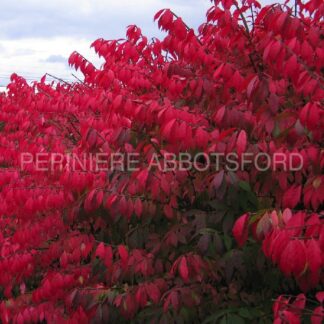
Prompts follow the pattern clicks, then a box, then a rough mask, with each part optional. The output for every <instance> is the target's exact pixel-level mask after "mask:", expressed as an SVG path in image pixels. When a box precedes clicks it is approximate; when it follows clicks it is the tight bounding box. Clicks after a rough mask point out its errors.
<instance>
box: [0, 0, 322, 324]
mask: <svg viewBox="0 0 324 324" xmlns="http://www.w3.org/2000/svg"><path fill="white" fill-rule="evenodd" d="M323 14H324V3H323V2H322V1H321V0H310V1H307V2H301V1H298V0H297V1H296V4H295V6H294V7H293V8H290V7H289V6H288V4H287V3H286V4H273V5H268V6H264V7H261V5H260V4H259V3H258V2H257V1H255V0H247V1H243V3H237V2H236V1H235V0H234V1H233V0H222V1H218V0H215V2H214V3H213V6H212V7H211V8H210V9H209V10H208V12H207V14H206V21H205V22H204V23H203V24H202V25H201V26H200V27H199V30H198V31H197V32H195V31H194V30H193V29H191V28H190V27H188V26H187V25H186V23H185V22H184V21H183V20H182V19H181V18H180V17H178V16H177V15H176V14H175V13H174V12H172V11H171V10H169V9H163V10H161V11H159V12H158V13H157V14H156V15H155V17H154V19H155V20H156V21H157V24H158V27H159V28H160V29H161V30H163V31H165V32H166V36H165V38H164V39H162V40H160V39H156V38H154V39H152V40H148V38H147V37H145V36H144V35H142V33H141V29H140V28H139V27H137V26H133V25H131V26H129V27H128V28H127V34H126V39H120V40H104V39H98V40H96V41H94V42H93V44H92V45H91V46H92V47H93V49H94V50H95V51H96V53H97V54H98V55H99V56H100V57H101V58H103V60H104V64H103V65H102V66H101V67H100V68H96V67H95V66H94V65H93V64H92V63H91V62H89V61H88V60H87V59H86V58H84V57H83V56H82V55H81V54H79V53H77V52H74V53H72V54H71V56H70V58H69V64H70V65H71V66H73V67H75V69H76V70H80V71H81V72H82V73H83V75H84V80H82V81H80V82H75V83H71V84H70V83H67V82H64V81H62V82H59V83H55V84H54V83H52V84H49V83H48V82H46V76H44V77H43V78H42V79H41V80H40V81H39V82H34V83H33V84H32V85H29V84H27V82H26V80H25V79H24V78H23V77H21V76H18V75H16V74H13V75H12V76H11V83H10V84H9V85H8V92H7V93H2V94H0V128H1V131H0V151H1V155H0V159H1V160H0V163H1V164H0V169H1V172H0V228H1V232H0V253H1V256H0V296H1V304H0V318H1V321H2V323H19V324H20V323H40V322H46V323H105V322H109V323H117V322H118V323H123V322H125V323H129V322H132V323H142V322H147V323H200V322H203V323H218V322H220V323H268V322H272V321H274V322H275V323H300V322H301V321H304V320H310V321H311V322H312V323H321V322H322V320H323V316H324V313H323V312H324V311H323V301H324V292H323V291H321V290H322V288H323V283H324V280H323V279H324V277H323V262H324V259H323V255H324V253H323V252H324V226H323V216H324V214H323V210H322V207H323V199H324V177H323V167H324V156H323V148H322V145H323V127H324V118H323V99H324V73H323V72H324V64H323V62H324V31H323ZM181 154H186V156H187V157H189V158H188V159H187V160H186V162H187V164H188V163H189V162H192V161H194V162H195V165H196V168H185V167H184V165H183V163H182V162H183V161H181V159H180V158H179V156H181ZM197 154H198V155H199V158H195V157H197ZM212 154H222V155H224V156H226V155H228V154H235V156H236V157H237V161H236V162H235V163H236V164H235V166H240V167H237V168H233V167H232V168H229V167H228V166H226V163H225V162H226V161H225V162H224V161H223V160H222V161H221V162H219V161H217V162H219V163H214V164H213V165H207V162H208V159H207V157H208V156H210V155H212ZM113 155H115V156H116V155H117V156H119V157H120V158H121V160H119V162H118V163H116V166H115V164H114V166H115V167H113V168H112V167H109V168H108V167H107V168H106V169H105V168H95V169H93V168H90V165H91V163H93V162H94V160H96V161H97V162H98V158H99V156H106V157H108V159H107V160H106V161H103V162H101V163H102V164H101V165H105V163H106V164H109V163H110V162H111V159H112V156H113ZM247 155H248V156H254V157H255V156H258V157H259V159H258V161H259V163H258V164H256V163H242V162H244V161H245V159H246V156H247ZM125 156H133V157H135V158H136V161H135V162H136V168H130V167H129V165H126V162H125V160H124V159H123V157H125ZM170 156H172V157H174V156H176V158H173V159H170V158H169V157H170ZM274 156H279V157H280V160H274V159H273V157H274ZM268 158H269V159H268ZM153 159H154V162H155V163H152V160H153ZM260 161H261V162H260ZM74 162H78V163H74ZM81 162H82V163H81ZM133 162H134V161H133ZM245 162H246V161H245ZM161 165H164V167H160V166H161ZM206 165H207V166H206ZM110 166H111V164H110ZM242 166H243V167H242ZM261 166H262V167H261Z"/></svg>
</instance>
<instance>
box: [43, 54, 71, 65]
mask: <svg viewBox="0 0 324 324" xmlns="http://www.w3.org/2000/svg"><path fill="white" fill-rule="evenodd" d="M45 62H47V63H64V64H67V62H68V59H67V58H66V57H64V56H62V55H50V56H49V57H48V58H47V59H46V60H45Z"/></svg>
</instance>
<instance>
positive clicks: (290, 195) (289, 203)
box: [282, 185, 302, 208]
mask: <svg viewBox="0 0 324 324" xmlns="http://www.w3.org/2000/svg"><path fill="white" fill-rule="evenodd" d="M301 190H302V186H301V185H299V186H298V185H293V186H291V187H290V188H289V189H287V190H286V191H285V192H284V195H283V198H282V205H283V207H284V208H294V207H296V205H297V204H298V202H299V201H300V196H301Z"/></svg>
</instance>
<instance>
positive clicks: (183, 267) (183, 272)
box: [179, 256, 189, 282]
mask: <svg viewBox="0 0 324 324" xmlns="http://www.w3.org/2000/svg"><path fill="white" fill-rule="evenodd" d="M179 274H180V276H181V278H182V279H183V281H184V282H188V280H189V270H188V264H187V259H186V257H184V256H183V257H181V260H180V262H179Z"/></svg>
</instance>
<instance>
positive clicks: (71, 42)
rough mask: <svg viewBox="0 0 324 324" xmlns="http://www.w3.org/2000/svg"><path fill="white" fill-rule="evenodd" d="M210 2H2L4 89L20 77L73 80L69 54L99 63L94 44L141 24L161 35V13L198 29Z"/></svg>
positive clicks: (145, 30) (0, 44)
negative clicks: (15, 75) (165, 11)
mask: <svg viewBox="0 0 324 324" xmlns="http://www.w3.org/2000/svg"><path fill="white" fill-rule="evenodd" d="M210 6H211V3H210V1H209V0H164V1H163V0H117V1H115V0H55V1H46V0H9V1H8V0H1V11H0V86H1V85H6V84H7V83H8V76H9V75H10V74H11V73H12V72H16V73H18V74H20V75H22V76H24V77H26V78H27V79H35V78H36V79H39V78H40V77H41V76H42V75H44V74H45V73H46V72H47V73H51V74H54V75H56V76H58V77H62V78H65V79H71V78H72V77H71V73H72V72H73V71H72V70H71V69H70V68H69V67H68V65H67V59H68V57H69V55H70V54H71V53H72V52H73V51H74V50H77V51H78V52H80V53H82V54H83V55H84V56H86V57H87V58H90V60H91V61H94V62H95V63H96V64H100V61H98V59H96V55H95V53H94V52H93V50H91V49H90V44H91V43H92V42H93V41H94V40H95V39H97V38H100V37H103V38H105V39H114V38H123V37H125V31H126V27H127V26H128V25H130V24H136V25H138V26H139V27H141V28H142V31H143V33H144V34H145V35H147V36H150V37H152V36H159V35H161V33H160V32H159V30H158V27H157V24H156V23H154V22H153V16H154V14H155V13H156V12H157V11H158V10H159V9H162V8H172V10H173V11H174V12H175V13H177V14H179V15H180V16H182V17H183V18H184V20H185V21H186V22H187V23H188V25H190V26H192V27H194V28H197V27H198V26H199V25H200V24H201V23H202V22H203V20H204V18H205V13H206V10H207V9H208V8H209V7H210Z"/></svg>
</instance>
